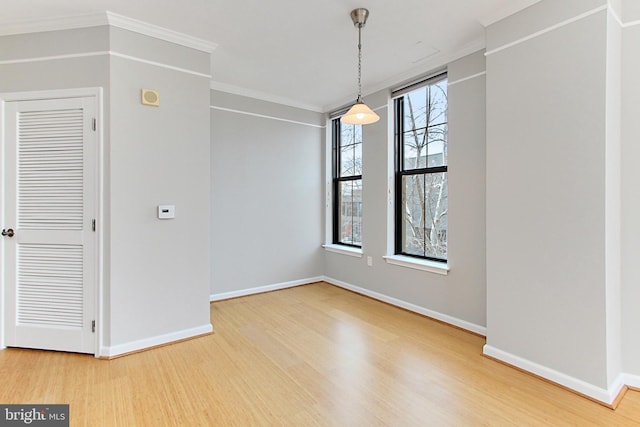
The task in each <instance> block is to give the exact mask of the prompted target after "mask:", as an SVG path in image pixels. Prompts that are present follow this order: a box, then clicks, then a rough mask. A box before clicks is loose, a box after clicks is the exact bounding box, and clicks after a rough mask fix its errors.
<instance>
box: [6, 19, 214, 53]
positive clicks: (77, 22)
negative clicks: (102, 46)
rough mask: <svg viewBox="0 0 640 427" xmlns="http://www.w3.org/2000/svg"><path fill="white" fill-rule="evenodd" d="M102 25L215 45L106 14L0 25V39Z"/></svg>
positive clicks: (197, 45) (195, 45) (204, 48)
mask: <svg viewBox="0 0 640 427" xmlns="http://www.w3.org/2000/svg"><path fill="white" fill-rule="evenodd" d="M103 25H111V26H113V27H117V28H122V29H123V30H129V31H133V32H135V33H138V34H142V35H145V36H150V37H153V38H156V39H160V40H164V41H167V42H170V43H175V44H178V45H181V46H185V47H188V48H191V49H195V50H199V51H201V52H206V53H211V52H213V51H214V50H215V49H216V47H217V46H218V45H217V44H216V43H213V42H210V41H208V40H203V39H199V38H197V37H193V36H190V35H188V34H184V33H179V32H177V31H173V30H169V29H167V28H163V27H159V26H157V25H154V24H149V23H147V22H143V21H139V20H137V19H133V18H129V17H126V16H122V15H118V14H116V13H113V12H109V11H105V12H100V13H91V14H85V15H74V16H58V17H52V18H43V19H30V20H23V21H14V22H0V36H6V35H11V34H28V33H41V32H45V31H61V30H72V29H77V28H90V27H100V26H103Z"/></svg>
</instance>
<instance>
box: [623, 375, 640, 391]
mask: <svg viewBox="0 0 640 427" xmlns="http://www.w3.org/2000/svg"><path fill="white" fill-rule="evenodd" d="M622 382H623V383H624V384H626V385H627V386H629V387H633V388H636V389H640V375H631V374H622Z"/></svg>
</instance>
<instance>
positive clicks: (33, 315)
mask: <svg viewBox="0 0 640 427" xmlns="http://www.w3.org/2000/svg"><path fill="white" fill-rule="evenodd" d="M96 103H97V100H96V98H95V97H86V98H66V99H50V100H33V101H9V102H6V103H5V109H4V110H5V114H4V125H5V126H4V153H3V154H4V155H3V156H2V159H3V161H2V163H3V164H2V174H3V180H2V181H1V182H4V185H3V187H4V188H2V190H3V193H4V203H3V204H2V205H0V206H3V207H4V208H3V212H2V214H3V215H0V218H2V224H0V227H2V237H0V244H1V245H3V250H2V251H0V253H3V254H4V260H3V261H4V268H3V271H2V275H3V277H2V279H3V280H4V284H5V299H4V300H5V319H4V322H3V323H4V325H5V344H6V345H7V346H8V347H26V348H38V349H47V350H61V351H70V352H80V353H95V351H96V346H95V334H94V333H93V329H94V328H93V326H94V325H95V323H93V321H94V319H95V317H94V313H95V293H96V283H97V282H96V280H97V278H96V264H97V261H96V247H97V245H96V242H97V239H96V233H95V231H94V230H95V218H96V216H95V215H96V205H97V203H96V197H97V140H98V138H97V136H96V132H95V121H94V118H95V117H96V116H95V112H96V110H97V108H96Z"/></svg>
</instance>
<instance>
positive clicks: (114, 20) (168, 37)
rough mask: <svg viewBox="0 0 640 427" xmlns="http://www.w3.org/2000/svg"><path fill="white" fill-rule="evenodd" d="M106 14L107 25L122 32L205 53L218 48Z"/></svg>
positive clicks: (207, 42)
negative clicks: (141, 35)
mask: <svg viewBox="0 0 640 427" xmlns="http://www.w3.org/2000/svg"><path fill="white" fill-rule="evenodd" d="M106 14H107V20H108V21H109V25H112V26H114V27H118V28H122V29H123V30H129V31H133V32H136V33H138V34H143V35H145V36H150V37H153V38H156V39H160V40H164V41H167V42H170V43H175V44H179V45H181V46H185V47H189V48H191V49H196V50H199V51H201V52H206V53H211V52H213V51H214V50H215V49H216V48H217V47H218V45H217V43H213V42H210V41H208V40H203V39H200V38H197V37H193V36H190V35H188V34H184V33H179V32H177V31H173V30H169V29H167V28H163V27H159V26H157V25H153V24H149V23H147V22H143V21H138V20H137V19H133V18H129V17H127V16H122V15H118V14H116V13H113V12H109V11H107V12H106Z"/></svg>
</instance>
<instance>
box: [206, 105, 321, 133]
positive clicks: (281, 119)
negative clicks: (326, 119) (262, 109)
mask: <svg viewBox="0 0 640 427" xmlns="http://www.w3.org/2000/svg"><path fill="white" fill-rule="evenodd" d="M209 107H210V108H211V109H212V110H220V111H227V112H230V113H236V114H244V115H246V116H253V117H260V118H262V119H269V120H277V121H280V122H287V123H294V124H297V125H303V126H310V127H313V128H319V129H324V128H325V126H324V125H316V124H313V123H307V122H300V121H297V120H289V119H283V118H280V117H275V116H267V115H264V114H258V113H251V112H249V111H242V110H235V109H233V108H226V107H219V106H217V105H210V106H209Z"/></svg>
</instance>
